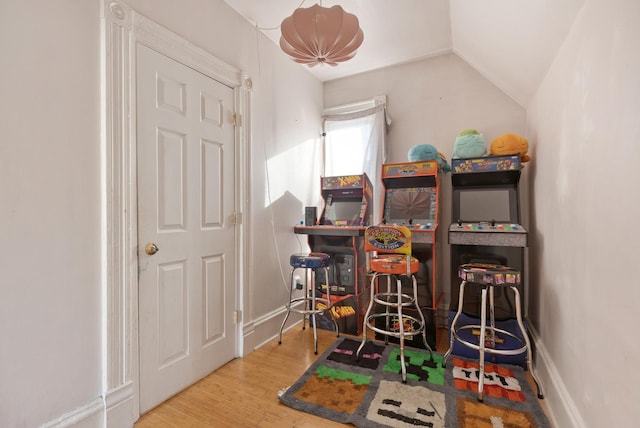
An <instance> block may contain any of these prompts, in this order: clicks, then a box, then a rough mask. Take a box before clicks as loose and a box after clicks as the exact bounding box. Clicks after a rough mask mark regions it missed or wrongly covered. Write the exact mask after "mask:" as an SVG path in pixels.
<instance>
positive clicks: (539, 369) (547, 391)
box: [529, 323, 587, 428]
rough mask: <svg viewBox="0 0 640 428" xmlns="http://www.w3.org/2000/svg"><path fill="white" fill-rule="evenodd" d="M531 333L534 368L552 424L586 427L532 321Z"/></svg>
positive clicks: (560, 427) (577, 427) (573, 427)
mask: <svg viewBox="0 0 640 428" xmlns="http://www.w3.org/2000/svg"><path fill="white" fill-rule="evenodd" d="M529 335H530V336H531V340H533V342H534V348H535V350H536V355H535V356H534V361H535V364H534V367H533V369H534V370H535V372H536V374H537V375H538V378H539V379H540V382H541V383H542V386H543V389H544V404H545V406H546V407H547V409H548V413H549V419H550V422H551V424H552V425H553V426H554V427H558V428H565V427H566V428H585V427H586V426H587V425H586V424H585V422H584V420H583V419H582V416H581V415H580V412H579V411H578V410H577V408H576V406H575V403H574V401H573V399H572V398H571V395H570V394H569V392H568V391H567V388H566V387H565V385H564V382H563V381H562V377H561V376H560V374H559V373H558V370H557V368H556V366H555V364H554V363H553V360H552V359H551V356H550V355H549V352H548V351H547V349H546V348H545V346H544V343H543V342H542V341H541V340H540V337H539V336H538V334H537V331H536V330H535V329H534V328H532V326H531V324H530V323H529Z"/></svg>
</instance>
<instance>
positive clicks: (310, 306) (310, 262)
mask: <svg viewBox="0 0 640 428" xmlns="http://www.w3.org/2000/svg"><path fill="white" fill-rule="evenodd" d="M330 263H331V258H330V256H329V255H328V254H325V253H309V254H293V255H291V257H290V258H289V264H290V265H291V279H290V287H289V302H288V303H287V304H286V305H285V306H286V308H287V314H286V315H285V317H284V320H283V321H282V325H281V326H280V333H279V334H278V344H281V343H282V330H283V329H284V326H285V324H286V323H287V320H288V319H289V315H291V312H295V313H298V314H302V315H303V318H302V329H303V330H304V329H305V328H306V320H307V318H309V323H310V324H312V325H313V342H314V352H315V353H316V354H317V353H318V331H317V325H318V322H317V320H316V315H323V314H324V313H325V312H326V311H328V312H329V314H330V315H331V320H332V321H333V324H334V326H335V328H336V334H337V335H338V336H340V330H339V329H338V323H337V322H336V320H335V318H334V317H333V313H332V312H331V306H332V303H331V291H330V288H331V287H330V286H329V284H328V282H329V264H330ZM298 269H305V275H306V274H307V272H306V270H311V281H310V287H306V286H305V287H304V294H303V295H302V296H301V297H294V295H293V293H294V290H296V289H297V288H296V286H297V284H296V280H295V276H294V274H295V272H296V270H298ZM318 269H324V277H325V280H326V281H327V284H326V285H327V287H326V292H327V293H326V297H316V275H315V274H316V270H318ZM305 283H306V281H305ZM318 304H320V305H321V306H319V305H318Z"/></svg>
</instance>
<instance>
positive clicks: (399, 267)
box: [369, 254, 420, 275]
mask: <svg viewBox="0 0 640 428" xmlns="http://www.w3.org/2000/svg"><path fill="white" fill-rule="evenodd" d="M369 264H370V265H371V270H373V271H375V272H378V273H386V274H391V275H402V274H406V273H407V256H403V255H399V254H386V255H381V256H377V257H372V258H371V259H370V260H369ZM410 268H411V273H416V272H418V269H419V268H420V262H419V261H418V259H416V258H415V257H411V266H410Z"/></svg>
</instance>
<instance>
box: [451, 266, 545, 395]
mask: <svg viewBox="0 0 640 428" xmlns="http://www.w3.org/2000/svg"><path fill="white" fill-rule="evenodd" d="M458 277H459V278H461V279H462V282H461V283H460V294H459V298H458V311H457V312H456V315H455V316H454V318H453V321H452V322H451V331H450V338H449V349H448V350H447V352H446V353H445V354H444V357H443V360H442V365H443V366H445V365H446V363H447V358H449V355H451V352H452V351H453V345H454V342H455V341H457V342H459V343H461V344H462V345H464V346H467V347H469V348H471V349H475V350H476V351H478V353H479V366H480V370H479V373H478V401H482V400H483V389H484V377H485V374H484V362H485V354H495V355H520V354H522V353H523V352H525V351H526V353H527V370H529V372H530V373H531V377H532V378H533V380H534V382H535V383H536V387H537V389H538V398H540V399H542V398H544V394H543V392H542V387H541V385H540V382H539V381H538V378H537V376H536V375H535V373H534V372H533V370H532V365H531V343H530V342H529V335H528V334H527V331H526V329H525V327H524V324H523V322H522V310H521V307H520V292H519V291H518V285H519V284H520V280H521V279H520V271H517V270H514V269H511V268H509V267H507V266H502V265H490V264H480V263H470V264H464V265H460V267H459V268H458ZM467 284H470V285H472V286H475V287H481V288H482V292H481V305H482V307H481V309H480V324H479V325H463V326H457V322H458V319H459V318H460V315H461V314H462V307H463V303H464V290H465V287H466V286H467ZM496 287H501V288H504V289H511V290H512V291H513V293H514V294H515V304H516V320H517V323H518V328H519V329H520V334H521V336H522V337H519V336H518V335H516V334H514V333H512V332H510V331H507V330H504V329H500V328H497V327H496V324H495V314H494V288H496ZM487 294H489V304H488V305H487ZM487 306H488V308H489V325H487ZM468 329H472V330H478V329H479V331H480V334H479V335H478V343H474V342H471V341H469V340H466V339H465V338H463V337H461V335H460V332H461V331H462V330H468ZM496 333H500V334H501V335H506V336H509V337H511V338H513V339H516V343H518V344H519V345H518V346H515V347H511V348H509V347H504V346H502V347H497V346H496V343H497V342H496Z"/></svg>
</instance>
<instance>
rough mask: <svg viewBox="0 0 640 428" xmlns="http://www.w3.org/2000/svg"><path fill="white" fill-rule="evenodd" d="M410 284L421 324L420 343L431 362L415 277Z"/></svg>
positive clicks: (425, 323)
mask: <svg viewBox="0 0 640 428" xmlns="http://www.w3.org/2000/svg"><path fill="white" fill-rule="evenodd" d="M411 282H412V284H413V302H414V304H415V306H416V309H417V310H418V315H420V320H421V322H422V335H421V336H422V342H424V346H425V349H426V350H427V351H429V360H430V361H431V360H433V350H432V349H431V346H429V343H428V342H427V321H426V320H425V319H424V315H423V314H422V310H421V309H420V305H419V304H418V280H417V279H416V277H415V275H412V276H411Z"/></svg>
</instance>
